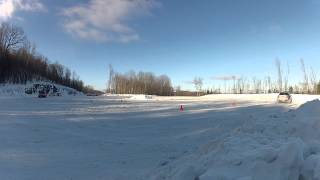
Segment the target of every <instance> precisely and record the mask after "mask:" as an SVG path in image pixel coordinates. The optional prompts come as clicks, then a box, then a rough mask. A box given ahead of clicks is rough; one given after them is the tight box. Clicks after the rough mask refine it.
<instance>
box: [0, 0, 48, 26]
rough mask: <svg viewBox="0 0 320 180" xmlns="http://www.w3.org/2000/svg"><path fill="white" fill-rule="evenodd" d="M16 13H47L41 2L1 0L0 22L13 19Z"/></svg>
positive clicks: (32, 0)
mask: <svg viewBox="0 0 320 180" xmlns="http://www.w3.org/2000/svg"><path fill="white" fill-rule="evenodd" d="M16 11H46V8H45V6H44V5H43V4H42V3H41V2H40V1H39V0H0V22H2V21H7V20H8V19H10V18H12V17H13V15H14V13H15V12H16Z"/></svg>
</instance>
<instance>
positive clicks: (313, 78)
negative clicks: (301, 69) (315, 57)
mask: <svg viewBox="0 0 320 180" xmlns="http://www.w3.org/2000/svg"><path fill="white" fill-rule="evenodd" d="M310 82H311V85H312V87H311V88H312V93H314V94H317V93H318V88H317V86H318V80H317V75H316V73H315V72H314V71H313V68H312V67H311V72H310Z"/></svg>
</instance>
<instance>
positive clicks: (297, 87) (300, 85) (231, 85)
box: [192, 59, 320, 94]
mask: <svg viewBox="0 0 320 180" xmlns="http://www.w3.org/2000/svg"><path fill="white" fill-rule="evenodd" d="M299 63H300V66H301V74H302V81H301V82H296V83H292V82H290V73H291V72H290V66H289V63H286V65H285V66H283V63H281V60H279V59H276V60H275V62H274V64H275V68H276V79H272V78H271V76H265V77H264V78H257V77H251V78H248V77H244V76H242V77H238V76H235V75H232V76H222V77H214V78H213V79H212V80H215V81H220V82H222V83H221V84H222V85H221V84H220V85H219V86H214V85H213V86H212V88H207V89H202V88H201V87H202V83H203V82H202V79H201V78H195V79H194V80H193V81H192V84H193V85H194V87H195V89H196V90H197V91H198V92H202V93H203V94H221V93H231V94H252V93H254V94H261V93H264V94H266V93H279V92H289V93H295V94H320V82H319V79H318V77H317V74H316V73H315V71H314V70H313V68H312V67H310V68H307V67H306V65H305V62H304V60H303V59H300V60H299ZM200 80H201V81H200ZM199 84H200V86H199Z"/></svg>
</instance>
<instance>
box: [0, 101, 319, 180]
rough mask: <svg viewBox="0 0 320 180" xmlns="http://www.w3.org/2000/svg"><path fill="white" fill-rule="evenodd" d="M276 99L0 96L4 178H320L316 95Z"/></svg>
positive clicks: (0, 155)
mask: <svg viewBox="0 0 320 180" xmlns="http://www.w3.org/2000/svg"><path fill="white" fill-rule="evenodd" d="M275 97H276V95H241V96H235V95H212V96H206V97H200V98H186V97H163V98H160V97H146V98H145V97H144V96H135V97H126V96H105V97H83V96H77V97H51V98H46V99H38V98H35V97H20V96H10V97H8V96H1V97H0V142H1V143H0V177H1V178H0V179H1V180H44V179H45V180H88V179H90V180H149V179H150V180H160V179H172V180H271V179H272V180H302V179H303V180H318V179H320V155H319V154H318V153H320V131H319V128H320V119H319V115H320V102H319V101H313V102H311V103H307V104H305V105H303V106H302V107H300V108H298V107H299V106H300V105H301V104H302V103H304V102H305V101H308V100H312V99H315V98H318V97H317V96H301V95H296V96H294V104H293V105H290V106H287V105H281V104H276V103H275ZM180 105H184V111H183V112H180V111H179V106H180ZM296 108H298V109H297V110H296Z"/></svg>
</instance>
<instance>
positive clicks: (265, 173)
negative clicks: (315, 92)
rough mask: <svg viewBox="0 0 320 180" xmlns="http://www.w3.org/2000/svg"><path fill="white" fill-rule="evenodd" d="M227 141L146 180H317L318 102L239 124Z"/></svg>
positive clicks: (209, 145) (319, 176) (319, 145)
mask: <svg viewBox="0 0 320 180" xmlns="http://www.w3.org/2000/svg"><path fill="white" fill-rule="evenodd" d="M239 121H240V123H242V125H241V126H240V127H237V126H235V127H234V129H233V130H232V131H231V132H229V133H228V134H227V135H226V136H225V137H224V138H220V139H215V137H214V136H212V138H213V140H212V142H209V143H207V144H204V145H202V146H200V147H199V149H198V150H196V151H195V152H192V153H190V154H187V155H185V156H183V157H181V158H180V159H178V160H176V161H175V162H172V163H171V164H168V165H167V166H165V167H161V168H160V169H158V170H156V171H155V172H153V173H152V174H151V175H150V176H148V177H147V178H146V179H148V178H150V179H153V180H160V179H168V180H270V179H272V180H319V179H320V131H319V129H320V101H319V100H318V99H316V100H313V101H310V102H307V103H305V104H303V105H301V106H300V107H299V108H298V109H296V110H294V111H289V112H285V113H283V114H280V115H271V116H269V117H259V118H254V119H241V118H240V119H239Z"/></svg>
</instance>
